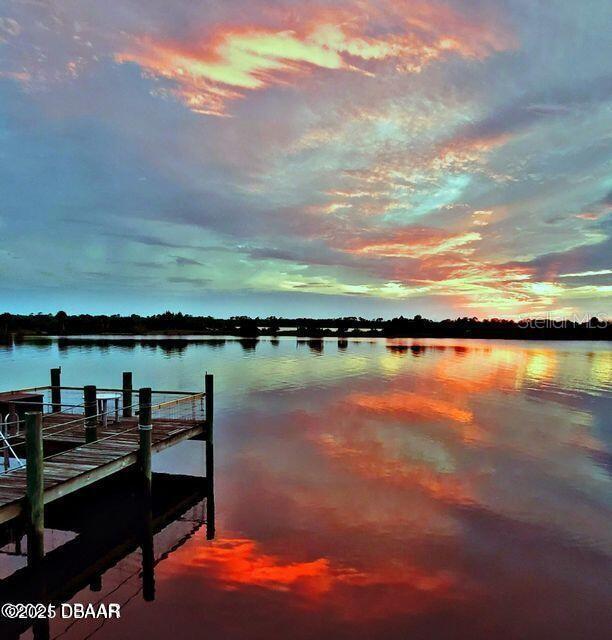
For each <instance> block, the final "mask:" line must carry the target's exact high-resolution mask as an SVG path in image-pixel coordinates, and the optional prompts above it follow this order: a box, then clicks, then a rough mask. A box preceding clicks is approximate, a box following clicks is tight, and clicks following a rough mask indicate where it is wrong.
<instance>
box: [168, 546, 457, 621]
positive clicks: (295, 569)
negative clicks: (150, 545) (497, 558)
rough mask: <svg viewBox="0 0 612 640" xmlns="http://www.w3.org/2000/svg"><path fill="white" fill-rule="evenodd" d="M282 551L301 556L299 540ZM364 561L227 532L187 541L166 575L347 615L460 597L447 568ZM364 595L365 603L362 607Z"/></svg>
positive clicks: (362, 616)
mask: <svg viewBox="0 0 612 640" xmlns="http://www.w3.org/2000/svg"><path fill="white" fill-rule="evenodd" d="M284 555H285V556H287V555H288V556H289V557H295V556H296V555H303V552H302V551H301V549H300V541H299V540H298V539H295V540H293V541H292V544H291V547H290V548H288V549H287V550H286V551H284ZM363 562H364V563H365V564H364V565H363V566H360V567H357V566H348V565H346V564H341V563H340V562H338V561H332V560H331V559H329V558H317V559H315V560H311V561H298V560H293V559H291V560H285V559H283V558H281V557H280V556H278V555H274V554H272V553H269V552H266V551H264V550H263V545H262V544H260V543H258V542H256V541H255V540H252V539H250V538H246V537H226V538H222V539H219V540H216V541H214V542H212V543H209V544H206V545H202V544H200V545H189V546H186V547H183V548H181V549H179V550H178V551H177V552H175V553H174V554H173V556H172V557H171V559H170V563H169V564H168V565H166V567H165V573H166V575H169V574H175V575H181V573H182V572H183V571H184V568H185V567H186V566H189V567H192V568H195V569H197V574H196V575H199V576H200V577H201V579H202V580H204V581H207V582H209V581H213V583H217V584H221V585H222V587H221V588H222V589H223V590H224V591H242V592H245V593H251V594H252V593H253V592H252V591H249V590H250V589H251V588H256V589H263V590H266V591H270V592H275V593H277V594H279V595H281V597H283V596H282V594H284V597H285V599H286V600H285V601H286V604H287V605H288V606H291V607H293V606H299V607H300V608H303V607H309V608H314V609H318V608H321V607H325V608H326V609H328V610H330V611H333V614H334V615H335V616H337V617H340V618H343V619H346V620H349V619H350V620H367V619H371V618H376V617H384V616H387V615H390V614H392V613H398V612H408V611H412V612H414V613H416V612H420V611H422V610H424V609H427V608H430V607H431V606H432V603H433V602H435V601H436V599H437V598H440V599H444V600H452V601H459V600H461V594H460V585H459V584H458V579H457V577H456V576H455V574H453V572H451V571H450V570H444V569H436V568H426V567H421V566H416V565H415V564H414V563H413V562H412V561H411V560H410V559H409V558H408V557H406V558H402V559H401V560H399V561H398V560H397V559H396V560H391V559H385V558H381V557H380V556H379V555H378V554H374V555H373V556H372V555H370V554H368V557H365V558H363ZM364 599H367V606H364Z"/></svg>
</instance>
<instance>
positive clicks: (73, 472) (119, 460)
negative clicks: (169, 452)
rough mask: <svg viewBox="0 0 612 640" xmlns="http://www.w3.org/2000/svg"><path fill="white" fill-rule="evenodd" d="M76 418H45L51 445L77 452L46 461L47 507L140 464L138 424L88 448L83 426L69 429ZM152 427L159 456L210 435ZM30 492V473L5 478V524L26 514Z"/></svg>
mask: <svg viewBox="0 0 612 640" xmlns="http://www.w3.org/2000/svg"><path fill="white" fill-rule="evenodd" d="M74 418H75V416H74V415H71V414H61V413H55V414H52V415H48V416H45V417H44V418H43V428H44V429H45V437H44V439H45V442H53V443H56V444H60V445H61V444H66V445H71V446H72V447H73V448H70V449H67V450H66V451H64V452H62V453H58V454H55V455H53V456H51V457H48V458H46V459H45V460H44V502H45V504H47V503H49V502H51V501H53V500H55V499H57V498H59V497H61V496H63V495H67V494H68V493H71V492H72V491H75V490H77V489H79V488H82V487H86V486H88V485H90V484H92V483H94V482H96V481H98V480H101V479H102V478H106V477H107V476H109V475H111V474H113V473H116V472H117V471H119V470H121V469H123V468H125V467H127V466H130V465H132V464H135V463H136V462H137V458H138V449H139V433H138V419H137V418H120V419H119V421H118V422H117V423H110V424H108V425H107V426H106V428H102V427H100V428H98V440H96V441H95V442H92V443H89V444H86V442H85V430H84V428H83V424H82V423H80V424H79V423H75V424H72V425H69V426H68V427H66V426H64V424H65V423H67V422H73V421H74ZM152 426H153V441H152V451H153V452H154V453H156V452H159V451H162V450H163V449H166V448H167V447H171V446H173V445H175V444H177V443H179V442H181V441H183V440H188V439H190V438H195V437H196V436H202V435H206V433H205V432H206V423H205V421H198V420H186V419H172V418H159V419H154V420H153V421H152ZM26 486H27V479H26V469H25V468H22V469H14V470H12V471H10V472H8V473H5V474H2V475H0V523H2V522H5V521H7V520H10V519H12V518H14V517H16V516H18V515H20V514H21V513H22V511H23V506H24V504H23V502H24V500H23V499H24V496H25V493H26Z"/></svg>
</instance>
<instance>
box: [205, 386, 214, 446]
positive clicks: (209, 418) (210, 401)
mask: <svg viewBox="0 0 612 640" xmlns="http://www.w3.org/2000/svg"><path fill="white" fill-rule="evenodd" d="M204 392H205V393H206V396H205V397H206V424H207V425H208V429H209V430H210V432H211V434H210V435H211V439H212V427H213V413H214V408H215V403H214V401H215V396H214V384H213V375H212V373H207V374H206V375H205V376H204Z"/></svg>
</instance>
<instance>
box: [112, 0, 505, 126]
mask: <svg viewBox="0 0 612 640" xmlns="http://www.w3.org/2000/svg"><path fill="white" fill-rule="evenodd" d="M353 4H354V5H355V6H352V5H353ZM332 7H333V5H328V6H321V5H312V6H311V7H309V9H310V10H309V12H308V18H307V19H306V20H302V21H301V20H297V19H296V17H295V14H293V13H286V14H282V13H280V12H279V13H277V15H274V14H273V15H272V16H271V17H272V20H273V22H275V23H276V24H275V26H269V25H266V24H248V23H246V24H244V23H243V24H229V25H223V26H215V27H214V28H212V29H208V30H207V31H206V33H204V34H198V33H197V30H196V32H195V34H192V35H191V36H189V37H186V38H183V39H180V40H178V39H172V38H163V37H161V38H159V37H152V36H150V35H142V36H135V37H134V38H133V39H132V40H131V42H129V44H128V45H127V46H126V47H125V48H124V49H123V50H121V51H119V52H117V53H115V59H116V60H117V61H118V62H121V63H126V62H131V63H136V64H138V65H139V66H140V67H141V68H142V69H144V70H145V72H146V73H148V74H151V75H153V76H157V77H161V78H165V79H168V80H171V81H172V82H173V83H174V84H175V88H174V89H173V90H172V93H173V94H174V95H175V96H177V97H178V98H179V99H181V100H182V101H184V102H185V104H186V105H187V106H188V107H189V108H190V109H192V110H193V111H196V112H198V113H202V114H207V115H228V111H227V106H226V103H227V102H229V101H232V100H235V99H237V98H240V97H243V96H244V95H245V92H248V91H255V90H260V89H263V88H265V87H269V86H272V85H279V84H285V83H291V82H295V80H293V78H295V77H296V76H303V75H305V74H309V73H311V72H312V71H313V70H315V69H320V70H333V71H345V72H351V73H360V74H364V75H366V76H375V75H377V68H376V65H375V64H373V63H376V62H380V61H390V62H391V63H392V64H393V65H394V67H395V69H396V71H399V72H408V73H418V72H420V71H421V70H422V69H423V67H424V66H425V65H427V64H429V63H431V62H432V61H433V60H436V59H439V58H441V57H444V56H447V55H449V54H456V55H460V56H465V57H473V58H481V57H485V56H486V55H488V54H490V53H491V52H492V51H494V50H500V49H503V48H506V47H507V46H509V44H510V41H509V38H507V37H502V36H500V35H498V34H497V33H495V32H494V30H493V29H492V28H490V27H489V26H488V25H481V28H482V30H481V31H477V30H476V29H474V28H473V27H474V26H476V25H470V24H468V23H467V22H465V21H462V20H461V18H460V16H459V14H458V13H456V12H455V11H453V10H452V9H451V8H449V7H445V6H443V5H438V4H434V5H427V4H426V3H422V2H418V3H413V4H412V5H411V7H410V10H409V11H408V12H406V13H403V12H401V11H399V10H398V9H399V7H397V6H396V5H394V3H392V2H381V3H372V2H368V3H363V2H361V3H358V4H355V3H348V4H346V5H345V6H343V5H342V4H341V5H339V6H338V7H333V8H332ZM390 12H392V14H393V16H394V18H396V22H395V24H393V27H392V28H390V29H384V28H381V27H380V26H379V27H378V28H376V22H377V21H379V22H381V21H382V18H384V19H385V20H386V21H388V19H389V15H388V14H389V13H390ZM385 13H386V15H384V14H385ZM381 14H382V15H381ZM263 17H264V18H266V17H268V18H269V17H270V15H269V14H268V15H266V14H265V13H264V15H263Z"/></svg>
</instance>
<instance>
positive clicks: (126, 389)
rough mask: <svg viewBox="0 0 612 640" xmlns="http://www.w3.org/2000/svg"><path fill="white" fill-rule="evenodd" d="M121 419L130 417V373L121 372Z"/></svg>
mask: <svg viewBox="0 0 612 640" xmlns="http://www.w3.org/2000/svg"><path fill="white" fill-rule="evenodd" d="M122 386H123V417H124V418H131V417H132V372H131V371H124V372H123V385H122Z"/></svg>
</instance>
